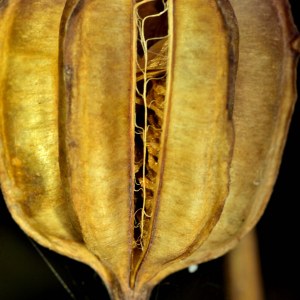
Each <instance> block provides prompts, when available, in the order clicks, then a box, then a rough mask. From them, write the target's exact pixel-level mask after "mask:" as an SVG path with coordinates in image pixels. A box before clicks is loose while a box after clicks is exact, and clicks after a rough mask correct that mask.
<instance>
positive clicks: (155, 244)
mask: <svg viewBox="0 0 300 300" xmlns="http://www.w3.org/2000/svg"><path fill="white" fill-rule="evenodd" d="M5 3H6V5H2V6H1V5H0V45H1V48H0V54H1V55H0V69H1V72H0V81H1V83H0V99H1V106H0V112H1V120H2V122H1V125H0V126H1V127H0V141H1V143H0V163H1V165H0V167H1V173H0V174H1V178H0V179H1V187H2V190H3V193H4V196H5V199H6V203H7V206H8V208H9V210H10V212H11V214H12V216H13V218H14V219H15V220H16V222H17V223H18V224H19V225H20V226H21V228H22V229H23V230H24V231H25V232H26V233H27V234H28V235H29V236H31V237H32V238H34V239H35V240H36V241H37V242H39V243H40V244H41V245H43V246H45V247H48V248H50V249H52V250H54V251H57V252H58V253H61V254H63V255H67V256H69V257H71V258H74V259H76V260H79V261H82V262H84V263H86V264H88V265H90V266H91V267H92V268H94V269H95V270H96V271H97V272H98V274H99V275H100V276H101V278H102V279H103V280H104V282H105V284H106V286H107V288H108V291H109V293H110V296H111V298H112V299H147V298H148V297H149V295H150V292H151V290H152V288H153V286H154V285H155V284H157V283H158V282H159V281H160V280H162V279H163V278H164V277H165V276H167V275H168V274H170V273H172V272H175V271H177V270H180V269H182V268H185V267H188V266H189V265H193V264H195V263H201V262H203V261H206V260H209V259H212V258H215V257H218V256H220V255H222V254H224V253H226V252H227V251H228V250H230V249H231V248H233V247H234V246H235V245H236V243H237V240H238V239H240V238H241V237H242V236H244V235H245V234H246V233H247V232H248V231H249V230H250V229H251V228H252V227H253V226H254V225H255V223H256V222H257V220H258V219H259V218H260V216H261V215H262V212H263V210H264V208H265V206H266V203H267V201H268V199H269V197H270V193H271V190H272V187H273V185H274V182H275V180H276V175H277V172H278V168H279V164H280V160H281V155H282V151H283V147H284V144H285V139H286V134H287V129H288V125H289V122H290V118H291V112H292V110H293V106H294V103H295V99H296V91H295V89H294V83H295V67H296V63H297V58H298V53H299V45H298V44H299V35H298V32H297V30H296V28H295V26H294V25H293V22H292V17H291V14H290V9H289V5H288V1H286V0H275V1H269V0H264V1H258V0H231V1H228V0H197V1H196V0H185V1H181V0H180V1H172V0H168V1H164V0H163V1H162V0H157V1H156V0H155V1H148V0H145V1H137V3H135V4H133V3H132V1H124V0H122V1H120V0H113V1H110V2H109V3H108V2H107V1H104V0H86V1H79V0H77V1H73V0H68V1H65V0H56V1H50V2H49V1H46V0H37V1H36V5H31V4H30V3H29V2H28V1H23V0H10V1H7V2H5ZM45 11H46V12H47V13H45ZM236 19H237V20H236ZM253 19H255V20H257V22H252V21H253ZM99 28H104V29H105V30H100V31H99ZM271 31H272V35H270V34H269V32H271ZM112 36H113V37H114V38H113V39H111V37H112ZM45 37H47V38H45ZM249 57H251V59H249ZM108 99H109V101H108ZM28 111H30V112H31V113H30V114H28ZM258 133H259V134H258ZM234 135H235V136H234ZM258 182H259V184H258ZM219 218H220V220H219Z"/></svg>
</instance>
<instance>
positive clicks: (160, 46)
mask: <svg viewBox="0 0 300 300" xmlns="http://www.w3.org/2000/svg"><path fill="white" fill-rule="evenodd" d="M134 22H135V26H136V30H137V43H136V51H137V55H136V57H137V59H136V101H135V120H134V122H135V124H134V125H135V149H134V151H135V160H134V168H135V170H134V172H135V177H134V178H135V191H134V212H135V216H134V240H133V258H134V259H133V260H134V262H133V268H134V269H135V265H136V263H137V261H138V260H139V258H140V257H141V255H142V253H143V252H144V251H145V249H146V247H147V241H148V240H149V238H150V229H151V222H152V218H153V207H154V197H155V195H154V194H155V191H156V186H157V184H158V182H157V181H158V180H157V175H158V171H159V166H160V150H161V136H162V128H163V122H164V106H165V95H166V77H167V61H168V2H167V0H152V1H151V0H150V1H149V0H144V1H138V2H137V4H136V6H135V8H134Z"/></svg>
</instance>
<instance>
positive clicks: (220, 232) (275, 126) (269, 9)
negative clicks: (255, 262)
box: [153, 0, 299, 282]
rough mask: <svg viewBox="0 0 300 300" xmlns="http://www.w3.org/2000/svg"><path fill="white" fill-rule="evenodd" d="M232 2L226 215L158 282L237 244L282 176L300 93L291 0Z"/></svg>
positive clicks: (264, 205) (165, 271)
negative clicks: (234, 68)
mask: <svg viewBox="0 0 300 300" xmlns="http://www.w3.org/2000/svg"><path fill="white" fill-rule="evenodd" d="M231 3H232V6H233V9H234V12H235V14H236V17H237V20H238V24H239V31H240V45H239V64H238V72H237V79H236V94H235V106H234V112H233V120H234V128H235V146H234V155H233V161H232V167H231V170H230V177H231V183H230V193H229V196H228V198H227V200H226V204H225V207H224V211H223V213H222V215H221V218H220V221H219V222H218V223H217V225H216V226H215V228H214V229H213V231H212V234H211V235H210V236H209V238H208V239H207V241H206V242H205V243H204V244H203V246H202V247H201V248H199V249H198V250H197V251H196V252H195V253H194V254H193V255H191V256H190V257H189V258H187V259H186V260H185V261H182V262H180V263H178V264H177V265H175V264H174V265H172V266H171V267H169V269H165V270H163V271H162V272H161V274H159V275H158V276H157V278H155V279H154V280H153V282H158V281H160V280H161V279H162V278H164V277H165V276H167V274H171V273H173V272H175V271H176V270H180V269H183V268H186V267H187V266H189V265H191V264H193V263H201V262H204V261H207V260H210V259H213V258H216V257H219V256H221V255H223V254H224V253H226V252H227V251H228V250H230V249H232V248H233V247H234V246H235V245H236V244H237V243H238V242H239V240H240V239H241V238H242V237H243V236H244V235H245V234H246V233H247V232H248V231H249V230H250V229H251V228H252V227H253V226H254V225H255V224H256V222H257V221H258V220H259V218H260V217H261V215H262V213H263V211H264V209H265V207H266V204H267V202H268V200H269V198H270V195H271V193H272V189H273V186H274V183H275V180H276V177H277V173H278V169H279V166H280V162H281V156H282V152H283V148H284V145H285V140H286V135H287V131H288V126H289V123H290V119H291V116H292V112H293V108H294V104H295V101H296V98H297V95H296V90H295V80H296V77H295V67H296V63H297V58H298V53H299V44H298V43H299V35H298V32H297V30H296V28H295V26H294V25H293V23H292V17H291V14H290V11H289V6H288V3H287V1H275V2H274V1H258V0H257V1H256V0H251V1H248V0H247V1H246V0H245V1H243V0H236V1H231ZM253 19H255V20H256V22H253ZM270 33H272V34H270Z"/></svg>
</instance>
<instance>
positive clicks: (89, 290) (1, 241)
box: [0, 0, 300, 300]
mask: <svg viewBox="0 0 300 300" xmlns="http://www.w3.org/2000/svg"><path fill="white" fill-rule="evenodd" d="M262 1H263V0H262ZM296 1H297V0H293V1H290V2H291V5H292V11H293V15H294V19H295V23H296V25H297V26H298V28H300V11H299V10H297V8H296ZM298 69H299V68H298ZM298 90H300V84H299V80H298ZM297 106H298V107H299V103H298V105H296V108H295V113H294V117H293V120H292V123H291V128H290V132H289V135H288V140H287V144H286V148H285V151H284V156H283V160H282V165H281V169H280V173H279V177H278V180H277V183H276V185H275V189H274V192H273V195H272V197H271V200H270V203H269V204H268V207H267V209H266V211H265V214H264V216H263V217H262V219H261V220H260V221H259V223H258V225H257V232H258V238H259V247H260V256H261V265H262V273H263V280H264V289H265V294H266V300H277V299H278V300H299V299H300V292H299V279H300V277H299V275H298V273H299V267H300V265H299V244H298V238H299V233H298V230H299V226H298V222H299V220H300V218H299V216H298V214H299V204H298V202H299V189H298V187H299V185H300V182H299V170H298V168H299V159H298V157H297V155H296V154H298V153H299V144H298V140H299V121H300V116H299V108H298V109H297ZM297 245H298V246H297ZM38 248H39V249H40V250H41V251H42V253H43V255H44V256H45V257H46V258H47V259H48V260H49V261H50V262H51V264H52V266H53V267H54V268H55V270H56V271H57V272H58V273H59V275H60V276H61V277H62V278H63V280H64V281H65V283H66V284H67V286H68V287H69V289H70V290H71V291H72V293H73V294H74V297H75V298H76V299H77V300H81V299H90V300H94V299H101V300H106V299H107V300H108V299H109V298H108V295H107V293H106V290H105V287H104V286H103V284H102V282H101V280H100V279H99V277H98V276H96V274H95V273H94V272H93V271H92V270H91V269H90V268H89V267H87V266H85V265H83V264H80V263H78V262H76V261H73V260H71V259H68V258H66V257H63V256H60V255H58V254H56V253H53V252H51V251H49V250H47V249H44V248H43V247H40V246H38ZM223 273H224V259H223V258H219V259H216V260H214V261H210V262H208V263H205V264H202V265H199V269H198V271H197V272H195V273H193V274H190V273H189V272H188V271H187V270H183V271H181V272H178V273H176V274H173V275H171V276H169V277H168V278H166V279H165V280H164V281H163V282H162V283H161V284H160V285H159V287H156V288H155V289H154V291H153V293H152V297H151V300H160V299H164V300H167V299H172V300H176V299H187V300H188V299H189V300H198V299H199V300H200V299H201V300H210V299H211V300H224V299H225V296H224V288H225V285H224V279H223ZM27 299H30V300H38V299H44V300H47V299H49V300H50V299H51V300H52V299H66V300H67V299H72V297H71V295H70V294H68V292H67V291H66V289H64V287H63V286H62V285H61V283H60V282H59V280H58V279H57V278H56V277H55V274H54V272H52V271H51V270H50V268H49V267H48V266H47V264H46V263H45V262H44V261H43V258H42V257H41V256H40V255H39V254H38V252H37V250H36V249H35V248H34V247H33V245H32V243H31V242H30V240H29V239H28V238H27V237H26V236H25V234H24V233H23V232H22V231H21V230H20V229H19V227H18V225H16V224H15V223H14V222H13V220H12V219H11V217H10V215H9V213H8V211H7V208H6V206H5V204H4V201H3V199H0V300H27ZM254 300H255V299H254Z"/></svg>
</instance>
